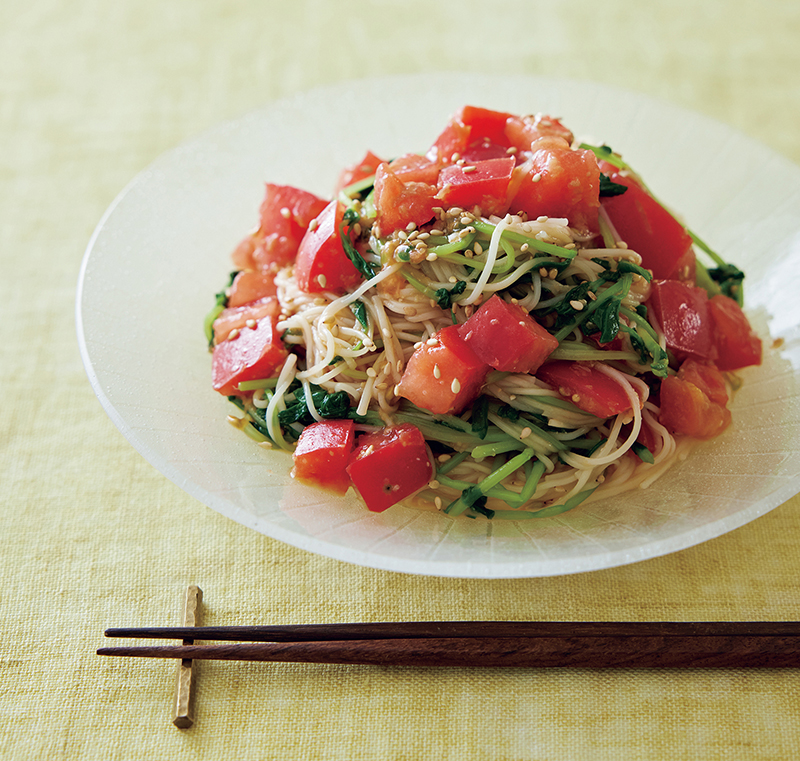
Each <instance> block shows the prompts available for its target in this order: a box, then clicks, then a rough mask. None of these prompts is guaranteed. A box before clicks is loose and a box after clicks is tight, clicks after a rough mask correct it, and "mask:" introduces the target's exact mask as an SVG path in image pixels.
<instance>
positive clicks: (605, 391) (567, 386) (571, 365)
mask: <svg viewBox="0 0 800 761" xmlns="http://www.w3.org/2000/svg"><path fill="white" fill-rule="evenodd" d="M536 377H537V378H539V379H540V380H543V381H545V383H548V384H550V386H552V387H553V388H554V389H555V390H556V391H558V393H559V394H561V396H563V397H564V398H565V399H568V400H569V401H571V402H572V403H573V404H574V405H575V406H576V407H578V408H580V409H582V410H583V411H584V412H588V413H589V414H591V415H596V416H597V417H599V418H603V419H605V418H608V417H611V416H612V415H618V414H619V413H620V412H626V411H628V410H630V409H631V400H630V399H629V398H628V395H627V394H626V393H625V390H624V389H623V388H622V386H620V385H619V383H617V382H616V381H615V380H613V378H610V377H609V376H608V375H606V374H605V373H603V372H601V371H600V370H598V369H597V368H595V366H594V363H593V362H571V361H568V360H563V359H557V360H553V361H550V362H545V364H543V365H542V366H541V367H540V368H539V370H538V372H537V373H536Z"/></svg>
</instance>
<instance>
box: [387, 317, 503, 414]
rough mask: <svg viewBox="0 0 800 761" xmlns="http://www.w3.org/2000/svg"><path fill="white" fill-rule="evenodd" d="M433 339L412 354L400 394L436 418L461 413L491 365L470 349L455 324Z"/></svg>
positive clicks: (472, 398)
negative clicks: (432, 342) (430, 342)
mask: <svg viewBox="0 0 800 761" xmlns="http://www.w3.org/2000/svg"><path fill="white" fill-rule="evenodd" d="M432 340H433V341H435V343H434V344H433V345H431V344H429V343H428V342H427V341H426V342H425V343H423V344H422V346H420V347H419V348H418V349H417V350H416V351H415V352H414V353H413V354H412V355H411V358H410V359H409V360H408V363H407V364H406V369H405V370H404V371H403V377H402V378H401V379H400V383H399V385H398V389H397V391H398V393H399V395H400V396H402V397H403V398H405V399H408V400H409V401H410V402H413V403H414V404H416V405H417V407H423V408H424V409H426V410H430V411H431V412H432V413H433V414H434V415H446V414H458V413H459V412H461V411H462V410H463V409H464V408H465V407H466V406H467V405H468V404H469V403H470V402H472V401H473V400H474V399H475V398H476V397H477V396H478V394H479V392H480V390H481V386H482V385H483V381H484V380H485V379H486V375H487V374H488V372H489V365H487V364H486V363H485V362H483V361H482V360H480V359H479V358H478V357H477V355H476V354H475V352H474V351H472V349H471V348H470V347H469V346H467V344H466V342H465V341H464V340H463V339H462V338H461V336H459V334H458V326H456V325H449V326H448V327H446V328H443V329H442V330H440V331H439V332H438V333H437V334H436V335H435V336H434V337H433V339H432Z"/></svg>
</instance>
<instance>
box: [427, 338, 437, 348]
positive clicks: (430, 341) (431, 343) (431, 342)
mask: <svg viewBox="0 0 800 761" xmlns="http://www.w3.org/2000/svg"><path fill="white" fill-rule="evenodd" d="M425 343H426V344H428V346H438V345H439V339H438V338H434V337H433V336H431V337H430V338H429V339H428V340H427V341H425Z"/></svg>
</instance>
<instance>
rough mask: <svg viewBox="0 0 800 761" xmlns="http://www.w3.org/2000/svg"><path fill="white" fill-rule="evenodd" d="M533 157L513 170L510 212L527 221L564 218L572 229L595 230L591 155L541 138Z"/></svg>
mask: <svg viewBox="0 0 800 761" xmlns="http://www.w3.org/2000/svg"><path fill="white" fill-rule="evenodd" d="M532 149H533V154H532V156H531V158H530V159H529V160H528V161H526V162H525V163H524V164H521V165H520V166H518V167H517V168H516V169H515V170H514V177H513V178H512V180H511V187H510V189H509V194H510V196H511V203H510V210H511V211H512V212H514V213H516V212H518V211H523V212H525V213H526V214H527V215H528V216H529V217H530V218H533V219H535V218H536V217H540V216H545V217H565V218H566V219H567V220H568V221H569V224H570V225H571V226H572V227H576V228H579V229H581V230H597V227H598V222H597V216H598V211H599V209H600V169H599V167H598V166H597V159H596V158H595V155H594V153H592V152H591V151H585V150H580V149H577V150H573V149H572V148H570V147H569V144H568V143H567V141H566V140H564V139H562V138H560V137H543V138H539V139H538V140H536V141H535V142H534V143H533V145H532Z"/></svg>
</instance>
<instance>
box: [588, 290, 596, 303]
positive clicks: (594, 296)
mask: <svg viewBox="0 0 800 761" xmlns="http://www.w3.org/2000/svg"><path fill="white" fill-rule="evenodd" d="M589 298H590V299H591V300H592V301H597V294H596V293H595V292H594V291H589Z"/></svg>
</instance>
